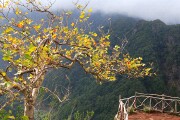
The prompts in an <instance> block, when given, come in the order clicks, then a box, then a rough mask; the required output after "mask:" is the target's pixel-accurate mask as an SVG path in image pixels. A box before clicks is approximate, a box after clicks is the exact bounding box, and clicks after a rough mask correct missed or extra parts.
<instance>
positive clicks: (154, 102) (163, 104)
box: [116, 92, 180, 120]
mask: <svg viewBox="0 0 180 120" xmlns="http://www.w3.org/2000/svg"><path fill="white" fill-rule="evenodd" d="M122 110H125V111H126V112H129V110H143V111H149V112H150V111H159V112H162V113H164V112H165V113H173V114H180V98H179V97H171V96H167V95H164V94H162V95H158V94H145V93H138V92H136V93H135V95H134V96H131V97H129V98H124V99H121V97H120V99H119V108H118V112H117V114H116V118H118V119H116V120H126V119H124V117H122V116H127V117H128V113H125V112H124V111H122ZM119 116H121V117H119ZM127 119H128V118H127Z"/></svg>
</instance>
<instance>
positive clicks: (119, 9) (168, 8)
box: [55, 0, 180, 24]
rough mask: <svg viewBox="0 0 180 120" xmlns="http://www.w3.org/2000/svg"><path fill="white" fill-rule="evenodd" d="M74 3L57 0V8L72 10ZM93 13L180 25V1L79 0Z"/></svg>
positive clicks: (66, 0) (70, 0)
mask: <svg viewBox="0 0 180 120" xmlns="http://www.w3.org/2000/svg"><path fill="white" fill-rule="evenodd" d="M73 1H74V2H76V1H77V0H56V4H55V7H56V8H63V9H64V8H68V9H70V8H72V7H73ZM88 1H89V5H88V7H89V8H93V11H94V12H95V11H98V10H100V11H103V12H105V13H120V14H125V15H128V16H132V17H139V18H143V19H145V20H155V19H161V20H162V21H163V22H165V23H167V24H180V0H79V3H82V4H85V3H87V2H88Z"/></svg>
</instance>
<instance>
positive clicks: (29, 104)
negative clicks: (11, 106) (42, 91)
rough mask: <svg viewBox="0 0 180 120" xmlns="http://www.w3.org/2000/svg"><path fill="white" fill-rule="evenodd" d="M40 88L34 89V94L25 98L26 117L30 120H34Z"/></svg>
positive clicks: (31, 93)
mask: <svg viewBox="0 0 180 120" xmlns="http://www.w3.org/2000/svg"><path fill="white" fill-rule="evenodd" d="M38 90H39V88H33V90H32V92H28V93H27V95H26V96H25V98H24V116H27V117H28V118H29V120H34V110H35V102H36V98H37V95H38Z"/></svg>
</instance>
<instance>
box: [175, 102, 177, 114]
mask: <svg viewBox="0 0 180 120" xmlns="http://www.w3.org/2000/svg"><path fill="white" fill-rule="evenodd" d="M174 107H175V108H174V110H175V113H177V100H175V106H174Z"/></svg>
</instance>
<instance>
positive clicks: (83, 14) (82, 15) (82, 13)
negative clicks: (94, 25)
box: [79, 11, 85, 19]
mask: <svg viewBox="0 0 180 120" xmlns="http://www.w3.org/2000/svg"><path fill="white" fill-rule="evenodd" d="M84 17H85V12H84V11H82V12H81V14H80V16H79V18H81V19H83V18H84Z"/></svg>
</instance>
